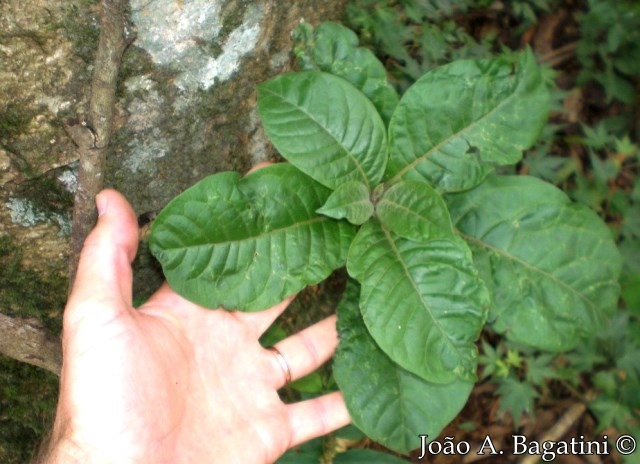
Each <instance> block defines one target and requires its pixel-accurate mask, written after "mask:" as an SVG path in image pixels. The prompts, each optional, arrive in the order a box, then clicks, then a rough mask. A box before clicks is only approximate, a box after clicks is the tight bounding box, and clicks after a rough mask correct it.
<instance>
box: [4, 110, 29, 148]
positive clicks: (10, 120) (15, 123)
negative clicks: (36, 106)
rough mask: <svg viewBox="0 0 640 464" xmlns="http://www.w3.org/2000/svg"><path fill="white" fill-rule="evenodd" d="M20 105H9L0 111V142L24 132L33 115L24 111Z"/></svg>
mask: <svg viewBox="0 0 640 464" xmlns="http://www.w3.org/2000/svg"><path fill="white" fill-rule="evenodd" d="M25 106H26V105H23V104H21V103H9V104H7V105H6V106H5V107H4V108H1V111H0V141H5V143H6V141H8V140H10V139H11V138H13V137H15V136H17V135H20V134H22V133H23V132H25V131H26V129H27V127H28V126H29V123H30V122H31V119H32V118H33V117H34V116H35V114H33V113H30V112H28V111H25V109H24V108H25Z"/></svg>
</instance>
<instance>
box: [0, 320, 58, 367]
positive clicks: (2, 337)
mask: <svg viewBox="0 0 640 464" xmlns="http://www.w3.org/2000/svg"><path fill="white" fill-rule="evenodd" d="M0 353H1V354H3V355H5V356H9V357H10V358H13V359H17V360H18V361H22V362H25V363H28V364H33V365H34V366H38V367H42V368H43V369H46V370H48V371H49V372H52V373H54V374H56V375H60V367H61V366H62V350H61V345H60V339H59V338H58V337H54V336H53V335H51V334H50V333H49V332H48V331H47V330H46V329H45V328H44V327H42V325H40V323H39V322H38V321H37V320H35V319H22V318H17V317H16V318H12V317H9V316H5V315H4V314H2V313H1V312H0Z"/></svg>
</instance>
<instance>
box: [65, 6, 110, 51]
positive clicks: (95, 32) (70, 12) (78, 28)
mask: <svg viewBox="0 0 640 464" xmlns="http://www.w3.org/2000/svg"><path fill="white" fill-rule="evenodd" d="M94 3H97V1H94V0H79V1H78V2H77V4H70V5H68V6H67V7H66V10H65V15H64V18H63V19H62V21H61V22H60V23H59V24H58V26H59V27H60V28H62V30H63V31H64V34H65V35H66V37H67V38H68V39H69V41H70V42H71V43H72V44H73V50H74V52H75V54H76V55H77V56H79V57H80V58H81V59H82V60H83V61H84V62H86V63H93V61H94V60H93V58H94V54H95V51H96V49H97V48H98V39H99V38H100V29H99V27H98V22H97V19H96V17H97V14H95V13H94V12H93V11H92V9H91V6H92V5H93V4H94Z"/></svg>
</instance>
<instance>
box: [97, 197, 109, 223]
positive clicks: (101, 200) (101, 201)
mask: <svg viewBox="0 0 640 464" xmlns="http://www.w3.org/2000/svg"><path fill="white" fill-rule="evenodd" d="M108 203H109V202H108V201H107V198H106V197H105V196H104V195H103V194H102V193H99V194H98V195H96V207H97V208H98V217H100V216H103V215H104V214H105V213H106V212H107V206H108Z"/></svg>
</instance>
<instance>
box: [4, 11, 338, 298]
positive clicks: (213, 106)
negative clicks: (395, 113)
mask: <svg viewBox="0 0 640 464" xmlns="http://www.w3.org/2000/svg"><path fill="white" fill-rule="evenodd" d="M343 6H344V0H324V1H321V2H318V1H314V0H298V1H294V2H286V3H285V2H277V1H276V0H254V1H243V0H132V1H131V19H132V21H133V23H134V24H135V28H136V33H137V39H136V40H135V41H134V43H133V45H132V46H131V47H129V49H128V50H127V52H126V53H125V57H124V59H123V64H122V68H121V72H120V83H119V86H118V105H117V108H116V120H115V127H114V135H113V137H112V140H113V143H112V147H111V152H110V155H109V158H108V167H107V172H106V184H107V185H108V186H111V187H115V188H117V189H118V190H120V191H122V192H123V193H124V194H125V195H126V196H127V197H128V198H129V199H130V200H131V202H132V204H133V205H134V208H135V209H136V211H137V212H138V214H143V213H146V212H153V211H158V210H160V209H161V208H162V207H163V206H164V205H165V204H166V203H167V202H168V201H169V200H170V199H171V198H173V197H174V196H175V195H177V194H178V193H180V192H181V191H183V190H184V189H185V188H187V187H189V186H190V185H192V184H194V183H195V182H196V181H198V180H199V179H201V178H203V177H205V176H207V175H209V174H212V173H215V172H219V171H223V170H238V171H246V170H247V169H248V168H249V167H250V166H251V165H252V164H255V163H256V162H258V161H262V160H265V159H271V158H273V157H274V156H275V154H274V153H273V151H272V149H271V147H270V146H269V144H268V143H267V141H266V138H265V136H264V134H263V132H262V129H261V127H260V123H259V119H258V116H257V111H256V101H255V98H256V96H255V86H256V84H257V83H259V82H261V81H263V80H266V79H268V78H269V77H271V76H273V75H275V74H277V73H280V72H282V71H284V70H286V69H287V68H288V67H290V65H291V54H290V51H291V46H292V44H291V32H292V30H293V29H294V28H295V27H296V26H297V25H298V24H299V23H300V22H301V21H307V22H310V23H313V24H316V23H318V22H320V21H323V20H330V19H336V18H339V15H340V13H341V11H342V8H343ZM98 7H99V5H98V2H97V1H95V0H71V1H66V0H56V1H51V0H33V1H30V2H26V3H25V2H22V1H20V0H3V1H0V31H1V32H0V63H1V65H0V186H1V187H2V189H1V191H0V237H3V238H8V239H9V240H11V241H12V243H14V244H16V245H17V247H18V248H19V249H20V250H21V251H22V255H23V258H24V264H25V265H26V266H28V267H31V268H36V269H38V270H40V271H41V272H45V273H50V272H64V270H65V266H66V263H65V260H66V253H67V247H68V245H67V237H68V232H69V230H68V229H69V219H70V211H71V202H72V195H71V192H72V191H73V188H74V162H75V161H76V153H75V146H74V144H73V142H72V141H71V138H70V137H69V135H68V134H67V133H65V129H64V126H65V125H64V122H65V121H68V120H70V119H74V120H79V121H82V120H83V117H84V113H85V108H86V105H87V98H88V95H89V92H88V90H89V85H90V82H91V72H92V62H93V55H94V51H95V47H96V45H97V38H98V35H99V30H98V26H97V25H98ZM143 248H144V247H143ZM141 262H142V263H144V265H143V266H141V267H140V272H139V273H138V276H139V278H138V279H137V280H138V281H139V282H138V285H137V286H136V289H137V292H138V293H140V294H144V293H148V291H149V290H150V289H151V288H153V286H155V285H157V283H158V276H157V274H156V275H155V277H153V278H152V277H150V276H151V273H148V270H145V269H147V268H149V267H150V266H147V265H146V264H149V263H151V262H152V260H151V259H149V257H148V256H147V257H145V256H144V255H143V256H142V258H141ZM151 267H153V266H151ZM1 287H2V283H1V282H0V288H1ZM0 310H1V308H0Z"/></svg>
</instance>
